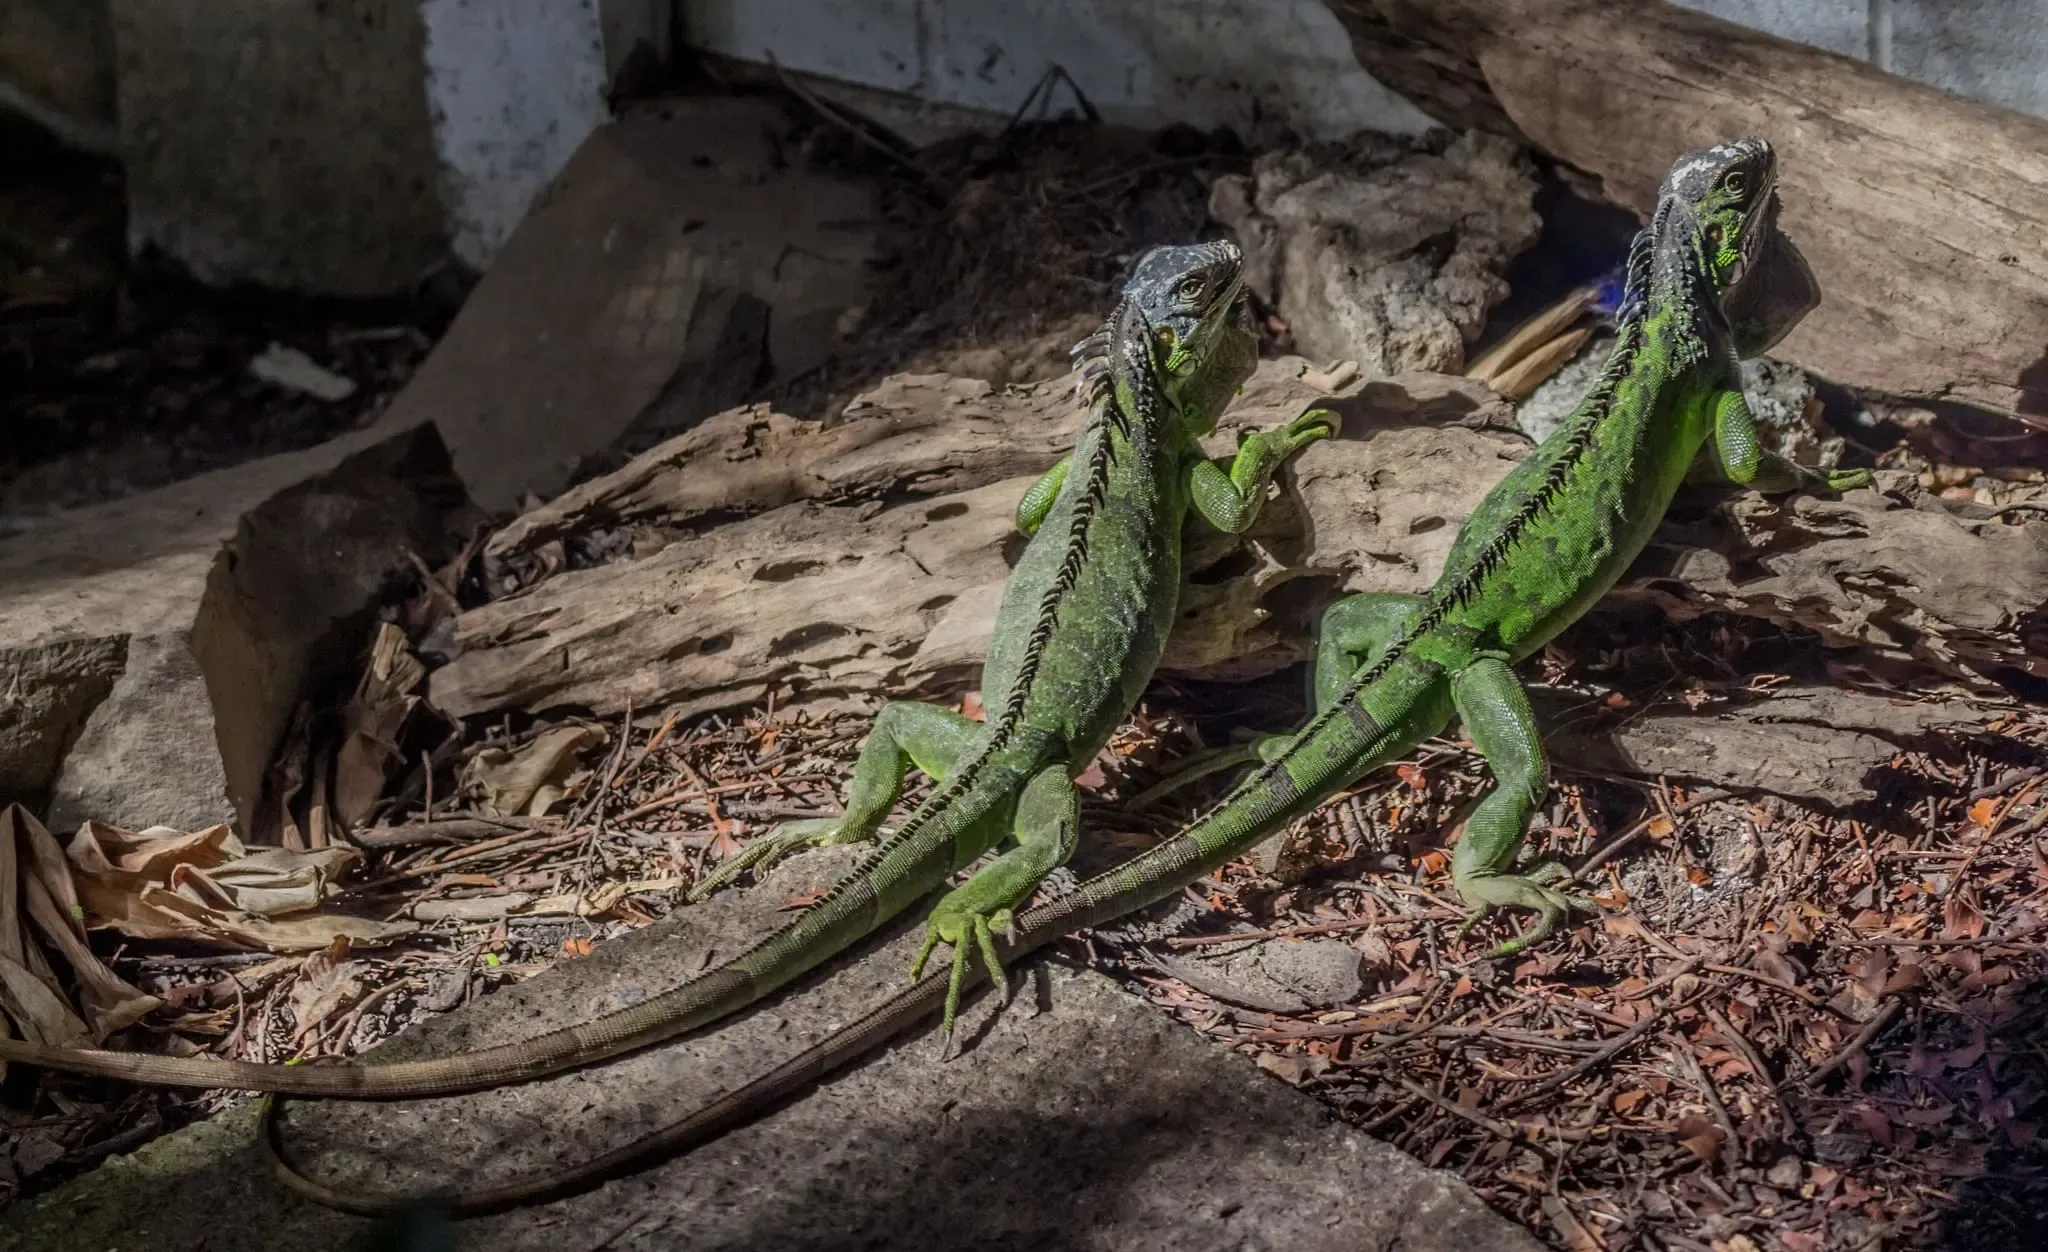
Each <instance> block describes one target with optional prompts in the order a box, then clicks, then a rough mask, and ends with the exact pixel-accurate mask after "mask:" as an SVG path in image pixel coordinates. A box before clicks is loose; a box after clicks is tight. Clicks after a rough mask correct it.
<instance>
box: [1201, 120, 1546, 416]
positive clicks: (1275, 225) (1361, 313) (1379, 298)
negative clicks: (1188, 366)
mask: <svg viewBox="0 0 2048 1252" xmlns="http://www.w3.org/2000/svg"><path fill="white" fill-rule="evenodd" d="M1535 195H1536V181H1535V178H1534V177H1533V175H1532V173H1531V170H1530V167H1529V164H1528V160H1527V158H1526V157H1524V156H1523V155H1522V154H1521V152H1520V150H1519V149H1517V148H1516V147H1515V146H1514V145H1513V144H1510V143H1507V142H1505V141H1503V140H1501V139H1499V138H1497V137H1495V136H1492V135H1486V134H1480V133H1476V132H1475V133H1472V134H1467V135H1463V136H1460V137H1459V138H1457V139H1456V140H1454V141H1452V142H1451V143H1450V144H1449V145H1448V146H1447V147H1444V148H1443V150H1442V151H1441V152H1440V153H1439V152H1431V151H1429V150H1427V149H1422V150H1416V149H1415V148H1414V147H1412V146H1411V145H1410V144H1408V143H1406V142H1404V141H1401V140H1395V139H1390V138H1387V137H1384V136H1373V135H1362V136H1359V137H1358V138H1356V139H1354V140H1351V141H1349V142H1348V143H1345V144H1341V145H1320V146H1317V147H1312V148H1307V149H1300V150H1294V151H1282V152H1272V153H1267V154H1264V155H1262V156H1260V157H1259V158H1258V159H1257V160H1256V161H1255V162H1254V163H1253V166H1252V173H1251V175H1250V176H1249V177H1246V176H1242V175H1231V176H1229V177H1225V178H1220V179H1218V180H1217V182H1216V186H1215V187H1214V189H1213V190H1212V192H1211V195H1210V206H1209V209H1210V212H1211V213H1212V214H1213V215H1214V216H1215V217H1216V219H1217V220H1218V221H1221V222H1223V223H1224V224H1225V225H1228V226H1229V227H1230V228H1231V229H1232V230H1234V231H1235V232H1236V233H1237V238H1238V241H1239V243H1240V244H1242V245H1243V247H1244V252H1245V275H1246V280H1247V282H1248V284H1249V285H1250V287H1251V288H1252V290H1253V291H1255V292H1257V293H1258V295H1259V297H1260V298H1261V299H1262V300H1264V301H1265V302H1266V304H1267V305H1268V306H1269V307H1273V308H1276V309H1277V310H1278V311H1279V313H1280V316H1281V317H1283V318H1285V319H1286V321H1287V324H1288V326H1289V327H1290V328H1291V329H1292V330H1293V333H1294V342H1295V346H1296V347H1297V349H1298V350H1299V351H1300V352H1301V353H1302V354H1303V355H1304V356H1308V357H1312V358H1316V359H1320V360H1324V361H1336V360H1352V361H1356V362H1358V364H1359V366H1360V368H1361V369H1363V370H1364V371H1365V373H1366V375H1367V376H1368V377H1376V378H1383V377H1386V376H1389V375H1392V374H1398V373H1402V372H1404V371H1407V370H1437V371H1442V372H1446V373H1455V372H1457V371H1458V370H1460V369H1462V368H1463V367H1464V362H1465V347H1466V345H1467V344H1469V343H1471V342H1472V341H1473V339H1475V338H1476V337H1477V336H1478V334H1479V332H1480V330H1481V328H1482V327H1483V326H1484V324H1485V321H1486V314H1487V312H1488V311H1489V310H1490V309H1492V307H1493V306H1494V305H1495V304H1496V303H1498V302H1499V301H1500V299H1501V298H1502V297H1504V296H1505V295H1506V294H1507V284H1506V283H1505V282H1504V281H1503V280H1502V279H1501V277H1500V275H1501V272H1502V270H1503V269H1504V268H1505V267H1506V265H1507V263H1508V262H1509V261H1510V260H1512V259H1513V258H1514V257H1515V256H1516V254H1518V253H1520V252H1521V251H1522V250H1523V249H1524V248H1526V247H1528V246H1529V245H1530V244H1531V243H1533V242H1535V239H1536V234H1537V231H1538V229H1539V228H1540V226H1541V222H1540V220H1539V219H1538V217H1537V215H1536V211H1535V208H1534V201H1535Z"/></svg>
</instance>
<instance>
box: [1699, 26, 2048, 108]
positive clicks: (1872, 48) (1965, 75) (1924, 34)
mask: <svg viewBox="0 0 2048 1252" xmlns="http://www.w3.org/2000/svg"><path fill="white" fill-rule="evenodd" d="M1677 2H1678V3H1680V4H1683V5H1685V6H1686V7H1687V8H1691V9H1698V10H1700V11H1701V12H1703V13H1712V14H1714V15H1715V16H1717V17H1725V18H1727V19H1728V20H1729V21H1732V22H1741V23H1743V24H1744V25H1746V26H1753V27H1755V28H1756V29H1758V30H1766V31H1769V32H1770V33H1772V34H1774V35H1779V36H1782V37H1783V38H1786V39H1796V40H1798V41H1799V42H1801V43H1808V44H1812V45H1814V46H1815V47H1818V48H1826V49H1828V50H1830V51H1833V52H1840V53H1842V54H1844V55H1846V56H1852V57H1857V58H1859V59H1861V60H1865V61H1869V62H1870V63H1871V64H1873V65H1875V66H1877V67H1878V68H1879V69H1884V70H1890V71H1891V72H1892V73H1894V74H1903V75H1905V76H1906V77H1907V78H1913V79H1918V80H1919V81H1921V82H1923V83H1929V84H1931V85H1933V86H1936V87H1942V88H1946V89H1947V90H1949V91H1953V92H1955V93H1957V94H1958V95H1964V96H1969V97H1970V98H1971V99H1973V100H1983V101H1985V102H1987V103H1989V104H1998V105H2004V106H2005V107H2006V108H2008V109H2017V110H2019V111H2020V112H2022V113H2032V114H2033V115H2034V116H2036V117H2048V0H1677Z"/></svg>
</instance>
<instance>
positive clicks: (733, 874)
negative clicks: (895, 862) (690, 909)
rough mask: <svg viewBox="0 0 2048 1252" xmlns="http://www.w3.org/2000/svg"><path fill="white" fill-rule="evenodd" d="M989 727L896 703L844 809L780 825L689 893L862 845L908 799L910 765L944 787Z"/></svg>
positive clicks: (870, 743)
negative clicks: (792, 858) (808, 852)
mask: <svg viewBox="0 0 2048 1252" xmlns="http://www.w3.org/2000/svg"><path fill="white" fill-rule="evenodd" d="M985 729H986V727H984V726H983V725H982V723H980V722H977V721H975V720H974V719H972V718H969V717H964V716H962V715H961V714H959V713H955V712H954V711H953V710H951V709H946V708H940V707H939V706H938V705H935V704H917V703H914V702H911V701H897V702H893V703H890V704H885V705H883V706H882V711H881V712H879V713H877V714H876V715H875V725H874V728H873V729H872V730H870V731H869V732H868V737H867V742H866V743H863V744H862V745H861V749H860V759H859V760H857V761H855V762H854V765H853V779H852V781H851V782H849V783H848V784H847V788H846V812H845V814H844V815H842V816H839V817H816V818H807V819H805V820H802V821H794V822H783V823H781V824H780V825H778V826H776V827H775V829H773V830H771V831H769V832H767V833H766V834H764V835H761V836H760V837H758V838H756V839H754V840H753V841H752V842H750V843H748V844H747V846H746V847H744V848H742V849H740V850H739V852H738V853H736V854H734V855H733V856H729V857H727V858H726V859H725V860H723V861H721V862H719V865H718V868H717V869H716V870H713V871H712V872H711V873H710V874H709V875H707V876H706V877H705V878H704V879H703V881H701V882H699V883H698V884H697V885H696V886H694V887H692V888H690V892H689V895H688V896H687V897H686V898H687V899H688V900H690V901H691V902H692V903H694V902H696V901H698V900H701V899H703V898H704V897H705V896H708V895H710V894H711V893H712V892H714V891H716V890H718V889H719V888H720V887H722V886H724V885H725V884H726V883H728V882H731V881H732V880H733V879H735V878H737V877H739V876H740V875H741V874H743V873H745V872H747V871H748V870H753V871H754V872H755V873H756V874H757V875H759V874H765V873H767V872H768V870H769V868H770V867H772V866H773V865H774V864H775V863H776V862H777V861H780V860H782V858H784V857H786V856H788V855H789V854H790V853H792V852H796V851H798V850H800V849H802V848H806V847H814V848H816V847H825V846H827V845H830V844H835V843H859V842H860V841H862V840H863V839H872V838H873V837H874V836H875V835H876V834H877V833H879V832H880V831H881V829H882V819H883V818H885V817H887V816H888V815H889V810H890V809H891V808H893V807H894V806H895V804H896V798H897V797H898V796H900V795H902V794H903V779H904V776H905V775H906V774H908V773H909V771H910V768H911V766H913V765H914V766H916V767H917V768H918V769H920V770H922V771H924V772H925V773H926V774H928V775H930V776H931V777H932V779H933V780H935V781H939V782H943V781H945V779H946V776H947V775H949V774H951V773H952V772H953V767H954V766H955V765H956V764H958V763H959V761H960V759H961V758H962V757H963V756H965V755H967V754H968V753H970V752H971V751H972V750H973V748H974V746H975V744H976V743H977V742H978V740H979V738H980V736H981V734H982V733H983V732H984V730H985Z"/></svg>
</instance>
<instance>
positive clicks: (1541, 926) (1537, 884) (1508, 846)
mask: <svg viewBox="0 0 2048 1252" xmlns="http://www.w3.org/2000/svg"><path fill="white" fill-rule="evenodd" d="M1451 702H1452V704H1453V705H1454V706H1455V707H1456V708H1457V711H1458V716H1459V718H1460V719H1462V720H1463V722H1464V724H1465V733H1466V734H1468V735H1470V736H1472V743H1473V745H1474V746H1476V747H1477V748H1478V749H1479V754H1480V755H1481V756H1483V757H1485V758H1486V767H1487V768H1488V769H1489V770H1491V771H1492V773H1493V784H1494V785H1493V789H1492V790H1491V791H1489V792H1487V793H1486V794H1485V795H1484V796H1483V797H1482V798H1481V799H1480V801H1479V803H1478V805H1477V806H1475V807H1474V808H1473V810H1472V814H1471V816H1470V817H1469V818H1468V819H1467V820H1466V822H1465V834H1464V836H1463V837H1462V838H1460V839H1459V840H1458V846H1457V847H1456V849H1454V850H1453V852H1452V855H1451V880H1452V882H1454V883H1456V884H1457V888H1458V894H1459V895H1460V896H1462V897H1463V898H1464V900H1465V903H1467V904H1469V905H1472V906H1473V914H1472V917H1471V919H1470V920H1468V921H1467V922H1466V923H1465V928H1466V929H1470V928H1471V926H1472V925H1473V923H1475V922H1477V921H1478V920H1479V919H1480V918H1482V917H1484V916H1486V914H1487V912H1488V911H1490V910H1492V909H1497V908H1510V907H1514V908H1526V909H1534V910H1535V911H1536V922H1535V924H1534V925H1533V926H1531V927H1530V928H1529V930H1528V932H1527V933H1526V934H1524V935H1522V936H1521V937H1519V938H1517V939H1513V940H1510V941H1509V942H1507V943H1504V944H1502V945H1501V946H1500V947H1498V948H1495V949H1494V950H1493V951H1491V952H1489V953H1487V955H1488V956H1489V957H1494V956H1507V955H1508V954H1510V953H1513V952H1519V951H1520V950H1522V949H1523V948H1526V947H1528V946H1529V945H1530V944H1532V943H1536V942H1538V941H1539V940H1541V939H1543V938H1544V937H1545V936H1547V935H1549V934H1550V933H1551V932H1552V931H1553V930H1555V929H1557V925H1558V923H1560V922H1562V921H1564V920H1565V918H1566V917H1567V916H1568V915H1569V914H1570V912H1571V910H1572V909H1573V908H1588V909H1589V908H1592V907H1593V905H1592V903H1591V902H1590V901H1587V900H1581V899H1578V898H1576V897H1572V896H1568V895H1565V894H1564V893H1563V892H1561V891H1557V890H1555V889H1553V888H1551V887H1546V886H1544V885H1543V884H1544V881H1545V880H1546V879H1548V878H1550V877H1554V876H1555V872H1556V867H1554V866H1540V867H1538V868H1536V869H1535V870H1533V871H1532V872H1530V873H1528V874H1512V873H1509V872H1507V871H1509V870H1510V869H1512V868H1513V867H1514V864H1515V854H1516V853H1517V852H1519V851H1520V850H1521V847H1522V834H1523V832H1524V831H1526V830H1527V829H1528V826H1529V818H1530V817H1531V816H1532V815H1533V814H1534V813H1535V811H1536V806H1537V805H1538V804H1539V803H1541V802H1542V800H1543V793H1544V791H1545V790H1546V789H1547V788H1548V786H1549V767H1548V765H1547V763H1546V762H1545V761H1544V758H1543V740H1542V734H1541V732H1540V731H1539V730H1538V729H1537V726H1536V716H1535V714H1534V713H1533V712H1531V711H1530V709H1529V696H1528V693H1527V692H1525V691H1523V690H1522V684H1521V683H1520V682H1519V681H1518V680H1517V679H1516V678H1515V672H1514V671H1513V670H1512V669H1510V668H1508V663H1507V662H1506V661H1505V660H1503V659H1502V658H1500V657H1498V656H1482V657H1480V658H1478V659H1477V660H1475V661H1473V662H1472V663H1471V664H1470V665H1468V666H1466V667H1465V668H1464V669H1463V670H1461V671H1459V672H1458V674H1457V676H1456V677H1455V678H1453V679H1452V680H1451Z"/></svg>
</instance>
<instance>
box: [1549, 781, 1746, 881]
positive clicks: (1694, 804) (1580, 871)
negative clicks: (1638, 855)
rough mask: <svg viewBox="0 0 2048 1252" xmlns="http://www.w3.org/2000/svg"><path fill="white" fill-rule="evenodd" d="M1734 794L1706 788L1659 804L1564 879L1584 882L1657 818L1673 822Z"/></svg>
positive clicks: (1640, 836) (1644, 831)
mask: <svg viewBox="0 0 2048 1252" xmlns="http://www.w3.org/2000/svg"><path fill="white" fill-rule="evenodd" d="M1734 794H1735V793H1734V792H1733V791H1725V790H1721V789H1719V788H1708V789H1707V790H1705V791H1702V792H1699V793H1697V794H1695V795H1694V796H1693V797H1692V799H1690V800H1687V801H1686V802H1685V803H1683V804H1674V805H1671V806H1669V807H1668V808H1665V807H1664V806H1662V805H1660V806H1659V811H1658V812H1655V813H1652V814H1650V815H1649V816H1648V817H1645V818H1644V819H1643V820H1641V821H1639V822H1637V823H1636V824H1635V825H1633V826H1631V827H1629V828H1628V829H1627V830H1624V831H1622V832H1621V833H1620V834H1618V835H1616V836H1615V837H1614V838H1612V839H1609V840H1608V841H1607V842H1606V843H1604V844H1602V845H1601V846H1600V849H1599V850H1598V851H1596V852H1594V853H1593V855H1591V856H1589V857H1587V858H1586V859H1585V861H1584V862H1583V863H1581V864H1580V866H1579V867H1578V868H1577V869H1575V870H1573V871H1572V872H1571V873H1569V874H1567V875H1565V877H1564V881H1565V882H1567V883H1579V882H1584V881H1585V878H1586V875H1587V874H1588V873H1590V872H1592V871H1593V870H1596V869H1598V868H1599V867H1600V866H1601V865H1603V864H1605V863H1606V861H1607V858H1609V857H1611V856H1613V855H1614V854H1615V853H1617V852H1619V851H1621V850H1622V849H1623V848H1625V847H1627V846H1628V845H1629V844H1631V843H1634V842H1635V841H1636V840H1637V839H1640V838H1642V836H1643V835H1644V834H1645V833H1646V832H1648V830H1649V829H1650V823H1651V822H1654V821H1656V820H1657V819H1658V818H1660V817H1668V818H1669V819H1670V820H1672V821H1674V822H1675V821H1677V820H1678V819H1679V818H1680V817H1683V816H1685V815H1686V814H1687V813H1690V812H1692V811H1693V810H1694V809H1696V808H1699V807H1700V806H1701V805H1704V804H1712V803H1713V802H1714V801H1716V800H1726V799H1727V798H1728V797H1730V796H1732V795H1734Z"/></svg>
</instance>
